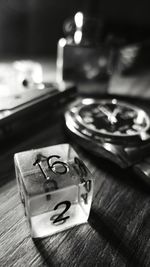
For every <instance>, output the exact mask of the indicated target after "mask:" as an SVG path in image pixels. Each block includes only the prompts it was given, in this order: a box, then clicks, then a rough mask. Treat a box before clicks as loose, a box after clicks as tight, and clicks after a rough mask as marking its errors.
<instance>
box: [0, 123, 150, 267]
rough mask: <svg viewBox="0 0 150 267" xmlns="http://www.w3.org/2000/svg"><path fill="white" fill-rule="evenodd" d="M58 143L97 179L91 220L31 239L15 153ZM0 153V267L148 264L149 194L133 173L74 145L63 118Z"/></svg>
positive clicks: (149, 245) (13, 143)
mask: <svg viewBox="0 0 150 267" xmlns="http://www.w3.org/2000/svg"><path fill="white" fill-rule="evenodd" d="M39 128H40V127H39ZM61 142H70V143H72V145H73V146H74V148H75V149H76V150H77V152H78V153H79V155H80V157H82V158H83V160H84V161H85V163H86V165H87V166H88V167H89V169H90V170H91V172H92V174H93V175H94V177H95V189H94V198H93V203H92V209H91V213H90V217H89V221H88V223H87V224H84V225H80V226H76V227H74V228H71V229H69V230H67V231H64V232H61V233H59V234H56V235H53V236H51V237H47V238H44V239H37V240H32V239H31V237H30V233H29V229H28V225H27V222H26V218H25V215H24V210H23V207H22V204H21V201H20V199H19V195H18V191H17V186H16V179H15V172H14V164H13V155H14V153H16V152H19V151H23V150H28V149H31V148H37V147H43V146H49V145H54V144H57V143H61ZM1 151H2V152H1V154H0V185H1V186H0V203H1V205H0V266H1V267H11V266H13V267H29V266H34V267H38V266H50V267H53V266H54V267H55V266H56V267H57V266H58V267H59V266H62V267H70V266H71V267H74V266H75V267H82V266H83V267H84V266H85V267H88V266H89V267H94V266H97V267H101V266H104V267H107V266H111V267H123V266H135V267H137V266H140V267H148V266H150V253H149V249H150V190H149V188H148V187H147V186H146V185H144V183H143V182H141V181H140V180H139V179H138V178H137V177H136V176H135V175H134V174H133V173H132V171H131V170H124V171H123V170H121V169H120V168H119V167H118V166H116V165H114V164H112V163H110V162H108V161H107V160H104V159H100V158H96V157H95V156H93V155H91V154H90V153H87V152H86V151H84V150H83V149H82V148H80V147H79V146H78V145H76V144H75V143H73V142H72V140H70V138H69V136H68V135H67V134H66V131H65V128H64V125H63V122H62V121H61V119H60V120H58V121H57V122H56V123H55V124H54V123H53V124H52V125H49V124H48V126H47V127H46V128H44V129H41V128H40V129H39V131H38V132H36V133H34V134H32V135H29V136H28V137H27V138H24V139H23V140H21V139H20V140H18V141H17V140H12V142H10V143H9V146H8V144H7V146H6V145H5V144H3V147H1Z"/></svg>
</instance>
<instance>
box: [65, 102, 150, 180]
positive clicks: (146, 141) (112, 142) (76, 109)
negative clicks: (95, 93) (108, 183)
mask: <svg viewBox="0 0 150 267" xmlns="http://www.w3.org/2000/svg"><path fill="white" fill-rule="evenodd" d="M65 121H66V126H67V128H68V130H69V132H70V133H71V134H72V136H74V137H75V140H76V141H77V142H78V143H79V144H80V145H81V146H83V147H84V148H85V149H86V150H89V151H90V152H92V153H94V154H96V155H98V156H101V157H104V158H107V159H109V160H111V161H113V162H115V163H116V164H118V165H119V166H120V167H122V168H128V167H131V166H133V169H134V171H135V172H136V173H137V174H139V175H140V176H141V177H142V178H143V179H144V180H145V181H146V182H148V183H150V117H149V115H148V113H147V112H146V111H145V110H144V109H142V108H141V107H138V106H136V105H133V104H130V103H129V102H126V101H122V100H119V99H117V98H111V99H110V98H108V99H107V98H105V99H94V98H83V99H79V100H77V101H76V102H75V103H73V104H72V105H71V106H70V107H69V109H68V110H67V111H66V113H65ZM148 157H149V159H148Z"/></svg>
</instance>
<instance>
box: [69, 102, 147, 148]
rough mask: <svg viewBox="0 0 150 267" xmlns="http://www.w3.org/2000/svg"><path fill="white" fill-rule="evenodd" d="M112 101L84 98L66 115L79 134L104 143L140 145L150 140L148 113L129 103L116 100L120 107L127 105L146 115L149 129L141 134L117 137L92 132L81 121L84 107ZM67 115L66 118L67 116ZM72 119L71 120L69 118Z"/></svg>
mask: <svg viewBox="0 0 150 267" xmlns="http://www.w3.org/2000/svg"><path fill="white" fill-rule="evenodd" d="M112 101H114V98H113V99H106V98H105V99H100V100H95V99H93V98H84V99H81V100H79V101H78V102H77V103H76V104H75V105H72V106H71V107H70V109H69V110H68V111H67V112H66V115H67V117H68V119H70V123H72V124H74V127H75V128H77V129H78V131H79V132H81V134H82V135H83V136H85V137H88V138H91V139H92V140H95V141H96V142H97V141H100V140H102V142H103V141H104V140H105V141H106V142H110V143H115V144H117V143H118V144H120V143H121V144H123V143H125V144H127V143H128V144H129V145H132V144H138V143H141V142H147V141H149V140H150V134H149V132H150V118H149V116H148V114H147V112H146V111H145V110H144V109H142V108H140V107H138V106H136V105H133V104H130V103H127V102H125V101H120V100H118V99H115V101H117V103H118V104H119V105H122V106H125V105H127V107H129V108H131V109H133V110H136V111H137V112H139V111H142V112H143V113H144V118H145V120H146V123H147V127H145V129H144V130H142V131H141V132H139V133H136V134H134V135H129V136H128V135H127V134H122V135H116V134H108V133H101V132H99V131H96V130H95V129H94V130H92V129H90V127H87V125H86V124H84V123H83V122H81V121H80V119H79V117H78V114H79V111H80V110H81V109H82V107H84V106H85V105H88V104H89V103H90V104H91V103H98V104H99V103H100V102H101V103H112ZM66 115H65V116H66ZM69 117H70V118H69Z"/></svg>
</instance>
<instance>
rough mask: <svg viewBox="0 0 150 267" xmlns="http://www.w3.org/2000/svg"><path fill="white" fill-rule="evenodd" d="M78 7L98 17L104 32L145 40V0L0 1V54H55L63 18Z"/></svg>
mask: <svg viewBox="0 0 150 267" xmlns="http://www.w3.org/2000/svg"><path fill="white" fill-rule="evenodd" d="M79 10H83V11H84V12H85V13H88V14H89V15H92V16H95V17H98V18H100V19H101V20H102V21H103V23H104V27H103V31H104V32H105V34H106V33H108V32H113V33H115V34H116V35H118V36H121V37H125V38H127V40H129V41H132V42H136V41H141V40H143V39H144V40H145V39H146V40H147V39H149V36H150V1H149V0H142V1H141V0H138V1H137V0H124V1H120V0H114V1H110V0H101V1H96V0H95V1H94V0H93V1H81V0H63V1H61V0H0V57H5V56H9V55H21V56H27V57H28V56H32V55H33V56H34V55H36V56H47V55H55V54H56V44H57V41H58V39H59V38H60V37H62V36H63V32H62V24H63V22H64V20H65V19H66V18H68V17H72V16H73V15H74V14H75V13H76V12H77V11H79Z"/></svg>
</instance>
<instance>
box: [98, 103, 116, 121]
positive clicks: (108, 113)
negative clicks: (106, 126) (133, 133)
mask: <svg viewBox="0 0 150 267" xmlns="http://www.w3.org/2000/svg"><path fill="white" fill-rule="evenodd" d="M99 110H100V111H101V112H102V113H103V114H104V115H106V116H107V118H108V121H109V122H110V123H111V124H115V123H117V122H118V120H117V118H116V115H117V114H118V112H119V109H114V111H113V112H111V111H109V110H108V109H107V108H105V107H100V108H99Z"/></svg>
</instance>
